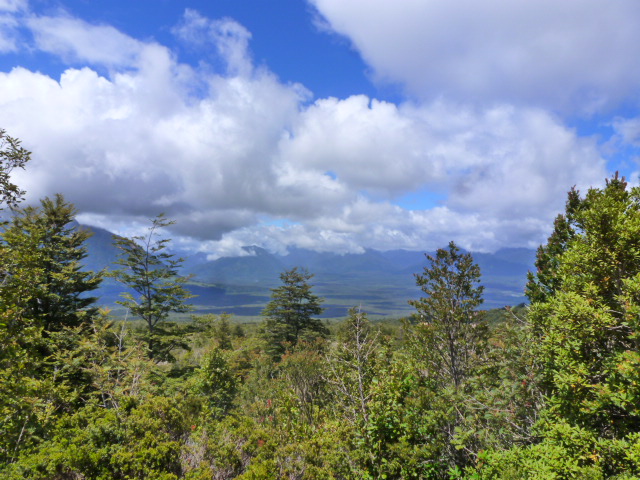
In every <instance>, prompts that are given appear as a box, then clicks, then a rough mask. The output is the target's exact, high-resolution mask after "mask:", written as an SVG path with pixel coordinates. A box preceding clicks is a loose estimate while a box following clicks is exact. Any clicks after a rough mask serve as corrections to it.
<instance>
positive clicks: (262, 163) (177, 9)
mask: <svg viewBox="0 0 640 480" xmlns="http://www.w3.org/2000/svg"><path fill="white" fill-rule="evenodd" d="M639 50H640V4H638V2H636V1H635V0H618V1H616V2H601V1H600V0H581V1H580V2H578V1H577V0H568V1H566V2H557V1H555V0H554V1H552V0H537V1H536V2H531V1H529V0H509V1H507V0H486V1H484V2H476V1H473V0H461V1H460V2H450V1H447V0H420V1H418V0H397V1H394V2H388V1H387V0H308V1H304V0H278V1H273V2H268V1H265V0H216V1H191V0H136V1H134V2H131V1H117V0H112V1H109V2H107V1H96V0H91V1H90V0H75V1H66V0H60V1H53V0H40V1H39V0H31V1H28V0H0V127H2V128H4V129H6V130H7V132H8V133H9V134H10V135H12V136H16V137H19V138H21V139H22V140H23V143H24V145H25V146H26V147H27V148H29V149H30V150H32V151H33V160H32V162H31V163H30V164H29V165H28V167H27V169H26V171H24V172H18V173H17V174H16V175H15V180H16V182H17V183H19V184H20V185H21V186H22V187H23V188H25V189H26V190H27V192H28V199H27V201H28V202H31V203H35V202H37V201H38V199H39V198H42V197H43V196H46V195H52V194H54V193H56V192H61V193H63V194H65V196H66V197H67V198H68V199H69V200H71V201H72V202H74V203H75V204H76V206H77V207H78V209H79V212H80V215H79V219H80V220H81V221H82V222H85V223H89V224H93V225H97V226H101V227H104V228H109V229H111V230H114V231H117V232H119V233H131V232H135V231H136V230H138V229H140V228H143V227H144V225H145V222H146V221H147V220H148V219H149V218H150V217H153V216H155V215H156V214H157V213H159V212H165V213H166V214H167V215H168V216H169V217H172V218H175V219H176V220H177V223H176V226H175V229H174V231H173V232H172V233H173V234H174V235H175V238H176V241H177V242H179V243H180V244H181V245H183V246H185V247H189V248H193V249H196V250H200V251H204V252H207V253H209V254H211V255H212V257H217V256H222V255H233V254H237V253H239V252H241V251H242V250H241V247H242V246H243V245H251V244H256V245H259V246H262V247H265V248H268V249H270V250H272V251H277V252H281V253H283V252H286V250H287V248H289V247H292V246H297V247H303V248H313V249H317V250H330V251H338V252H357V251H362V249H364V248H376V249H382V250H387V249H394V248H405V249H412V250H431V249H434V248H437V247H441V246H443V245H446V244H447V243H448V242H449V241H450V240H455V241H456V242H457V243H459V244H460V245H461V246H463V247H465V248H468V249H470V250H475V251H492V250H496V249H498V248H501V247H509V246H527V247H535V246H536V245H538V244H539V243H540V242H543V241H544V239H545V237H546V235H548V233H549V231H550V228H551V225H552V220H553V217H554V216H555V215H556V214H557V213H558V212H560V211H561V210H562V207H563V205H564V201H565V198H566V192H567V191H568V189H569V188H571V187H572V186H573V185H577V186H578V187H579V188H581V189H586V188H588V187H589V186H599V185H602V184H603V183H604V179H605V177H607V176H608V175H611V174H612V173H613V172H614V171H615V170H620V171H621V172H622V173H623V174H624V175H626V176H627V177H628V178H629V179H631V181H632V182H633V183H637V177H638V174H637V171H638V146H639V141H640V118H639V101H640V63H638V62H637V58H640V56H639V54H640V51H639Z"/></svg>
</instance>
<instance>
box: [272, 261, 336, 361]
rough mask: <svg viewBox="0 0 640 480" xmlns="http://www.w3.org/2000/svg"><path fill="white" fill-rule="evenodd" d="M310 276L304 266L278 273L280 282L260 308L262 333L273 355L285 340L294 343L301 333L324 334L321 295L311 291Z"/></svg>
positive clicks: (305, 334)
mask: <svg viewBox="0 0 640 480" xmlns="http://www.w3.org/2000/svg"><path fill="white" fill-rule="evenodd" d="M311 278H313V275H312V274H310V273H309V272H308V271H307V270H305V269H298V267H294V268H293V269H291V270H287V271H285V272H283V273H282V274H280V279H281V280H282V286H280V287H277V288H273V289H271V301H270V302H269V303H268V304H267V306H266V307H265V309H264V310H263V311H262V315H263V316H265V317H266V320H265V322H264V324H263V326H262V330H263V337H264V338H265V340H266V341H267V343H268V345H269V347H270V348H271V349H273V353H274V354H275V355H279V354H281V353H282V352H283V351H284V349H285V344H289V345H292V346H293V345H296V344H297V343H298V340H300V338H301V337H307V336H309V337H324V336H325V335H326V334H327V329H326V327H325V326H324V325H323V324H322V321H321V320H319V319H317V318H313V316H314V315H320V314H321V313H322V312H323V311H324V309H323V308H322V307H321V304H322V301H323V300H322V298H320V297H318V296H317V295H315V294H314V293H313V292H312V286H311V285H310V284H309V283H308V281H309V280H310V279H311Z"/></svg>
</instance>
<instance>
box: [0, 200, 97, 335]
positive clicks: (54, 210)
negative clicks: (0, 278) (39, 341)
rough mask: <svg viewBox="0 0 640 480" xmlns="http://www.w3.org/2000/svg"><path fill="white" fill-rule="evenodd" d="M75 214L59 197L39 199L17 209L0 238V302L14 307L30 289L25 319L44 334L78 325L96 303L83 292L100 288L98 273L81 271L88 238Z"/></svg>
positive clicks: (89, 313) (88, 315) (26, 302)
mask: <svg viewBox="0 0 640 480" xmlns="http://www.w3.org/2000/svg"><path fill="white" fill-rule="evenodd" d="M75 214H76V210H75V208H74V207H73V205H71V204H69V203H68V202H66V201H65V200H64V197H63V196H62V195H59V194H58V195H56V196H55V199H53V200H52V199H49V198H45V199H44V200H42V201H41V207H40V208H35V207H26V208H24V209H19V210H16V211H15V215H14V217H13V219H12V221H11V223H10V225H9V226H8V228H7V229H6V230H5V231H4V232H3V234H2V253H3V259H4V262H3V263H4V265H3V270H4V272H5V275H4V286H3V289H2V293H1V294H0V301H2V302H3V303H4V304H5V305H7V304H12V303H13V302H15V301H16V298H17V297H21V296H22V295H23V294H24V293H25V290H29V294H27V295H25V296H24V297H22V302H23V303H22V308H23V309H24V315H25V316H28V317H29V318H31V319H33V320H36V321H38V322H40V323H41V324H42V326H43V327H44V330H45V331H46V332H52V331H59V330H61V329H62V328H64V327H66V326H69V327H75V326H79V325H81V324H82V323H83V321H84V319H85V318H88V317H90V316H91V315H94V314H95V313H96V311H97V309H96V308H95V307H92V305H93V304H94V303H95V301H96V299H95V298H94V297H89V296H87V295H86V293H87V292H91V291H92V290H95V289H96V288H98V286H99V285H100V282H101V281H102V275H101V274H95V273H93V272H87V271H84V270H83V269H82V260H83V259H84V258H85V257H86V256H87V251H86V247H85V245H84V244H85V241H86V240H87V238H89V236H90V235H91V234H90V233H89V232H87V231H86V230H81V229H79V228H77V227H76V226H75V225H74V224H73V222H74V220H75ZM25 281H26V282H29V283H28V284H27V285H25ZM25 298H26V300H25ZM17 301H20V300H17Z"/></svg>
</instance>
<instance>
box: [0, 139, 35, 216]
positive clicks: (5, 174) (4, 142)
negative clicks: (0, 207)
mask: <svg viewBox="0 0 640 480" xmlns="http://www.w3.org/2000/svg"><path fill="white" fill-rule="evenodd" d="M30 159H31V152H29V151H28V150H26V149H24V148H23V147H22V144H21V142H20V140H18V139H16V138H13V137H10V136H9V135H7V133H6V131H5V130H3V129H1V128H0V204H5V205H8V206H9V207H15V206H17V205H18V203H20V201H21V200H22V197H23V196H24V193H25V192H24V190H21V189H20V188H18V186H17V185H15V184H13V183H11V181H10V180H9V178H10V175H11V172H12V171H13V170H14V169H16V168H23V169H24V166H25V164H26V163H27V162H28V161H29V160H30Z"/></svg>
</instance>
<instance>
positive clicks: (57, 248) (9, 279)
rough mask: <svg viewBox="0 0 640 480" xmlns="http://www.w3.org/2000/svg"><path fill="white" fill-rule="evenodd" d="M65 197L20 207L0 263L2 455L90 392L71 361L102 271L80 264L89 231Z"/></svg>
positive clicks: (1, 249)
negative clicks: (97, 271)
mask: <svg viewBox="0 0 640 480" xmlns="http://www.w3.org/2000/svg"><path fill="white" fill-rule="evenodd" d="M74 216H75V208H74V207H73V206H72V205H71V204H69V203H67V202H66V201H65V200H64V198H63V197H62V195H56V197H55V198H54V199H49V198H46V199H44V200H42V202H41V207H40V208H36V207H27V208H24V209H19V210H16V211H15V216H14V217H13V219H12V221H11V222H10V223H9V224H8V226H7V228H6V230H5V231H4V232H3V233H2V239H1V243H0V263H1V266H2V287H1V288H0V385H1V388H0V391H1V392H2V393H1V394H0V430H2V431H3V433H4V435H3V439H2V441H0V459H2V458H5V459H6V458H11V457H13V456H14V455H15V454H16V453H17V452H19V451H20V449H21V448H23V447H28V446H29V445H30V444H32V443H33V442H36V441H38V438H41V437H42V435H43V434H44V433H45V432H46V430H47V428H48V426H50V424H51V422H52V421H53V419H54V418H56V416H57V415H59V414H60V413H62V412H64V411H68V410H69V409H70V408H73V406H75V405H77V404H78V402H80V401H81V398H82V397H83V395H84V394H85V393H86V392H87V391H88V390H89V389H90V386H89V384H88V379H87V376H86V375H85V373H84V372H83V369H82V365H80V364H78V363H77V362H74V361H73V360H72V357H73V352H74V351H75V350H76V348H77V347H78V345H79V343H80V341H81V338H82V335H83V333H84V332H86V330H88V326H89V324H90V323H91V320H92V319H93V318H94V317H95V316H96V313H97V309H96V307H95V306H94V302H95V298H93V297H91V296H89V295H88V294H89V293H90V292H91V291H92V290H94V289H96V288H97V287H98V285H99V284H100V281H101V274H99V273H98V274H95V273H93V272H87V271H84V270H83V269H82V260H83V259H84V258H85V256H86V248H85V246H84V242H85V240H86V239H87V238H88V237H89V235H90V233H89V232H87V231H86V230H82V229H80V228H78V226H77V225H76V224H75V223H74Z"/></svg>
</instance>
